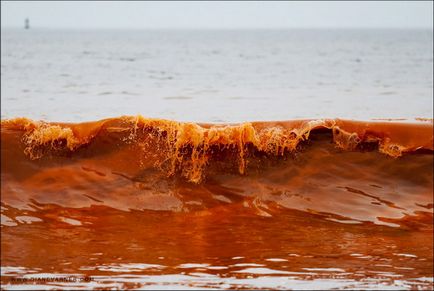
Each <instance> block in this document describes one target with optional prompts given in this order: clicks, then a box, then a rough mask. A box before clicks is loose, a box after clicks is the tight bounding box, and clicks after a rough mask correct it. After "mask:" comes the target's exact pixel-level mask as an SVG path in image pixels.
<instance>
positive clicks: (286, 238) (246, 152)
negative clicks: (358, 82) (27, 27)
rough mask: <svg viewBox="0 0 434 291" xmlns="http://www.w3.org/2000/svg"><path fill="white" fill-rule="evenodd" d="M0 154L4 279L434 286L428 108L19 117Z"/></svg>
mask: <svg viewBox="0 0 434 291" xmlns="http://www.w3.org/2000/svg"><path fill="white" fill-rule="evenodd" d="M1 158H2V159H1V194H2V196H1V203H2V208H1V215H2V226H1V227H2V228H1V234H2V236H1V270H2V276H1V282H2V287H3V288H6V289H10V288H13V287H14V286H15V287H20V288H26V287H30V286H29V285H32V286H31V287H37V288H48V287H57V288H61V287H64V288H82V289H88V288H91V287H97V288H118V289H124V288H141V289H146V288H149V289H155V288H192V289H197V288H224V289H227V288H248V289H256V288H272V289H291V288H294V289H302V288H307V289H324V288H363V289H372V288H373V289H411V288H422V289H432V288H433V286H434V285H433V255H432V253H433V123H432V121H430V120H425V121H419V122H418V123H399V122H396V121H393V122H391V121H372V122H361V121H360V122H359V121H349V120H339V119H327V120H294V121H282V122H276V121H273V122H251V123H242V124H219V125H215V124H196V123H181V122H176V121H169V120H157V119H147V118H144V117H141V116H138V117H132V116H124V117H119V118H110V119H105V120H101V121H97V122H88V123H78V124H72V123H45V122H37V121H33V120H29V119H24V118H22V119H10V120H3V121H2V123H1ZM53 278H54V279H53ZM55 278H57V281H56V280H55ZM65 278H69V281H66V279H65ZM62 280H64V281H62Z"/></svg>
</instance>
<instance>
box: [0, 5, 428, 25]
mask: <svg viewBox="0 0 434 291" xmlns="http://www.w3.org/2000/svg"><path fill="white" fill-rule="evenodd" d="M26 17H29V18H30V24H31V26H32V27H49V28H197V29H201V28H292V27H345V28H351V27H369V28H371V27H408V28H415V27H424V28H431V29H432V27H433V2H432V1H425V2H423V1H421V2H416V1H408V2H407V1H397V2H389V1H387V2H371V1H368V2H246V1H240V2H232V1H231V2H229V1H228V2H217V1H211V2H205V1H186V2H179V1H176V2H159V1H156V2H105V1H98V2H84V1H83V2H82V1H77V2H72V1H71V2H68V1H63V2H62V1H59V2H55V1H47V2H43V1H42V2H36V1H31V2H26V1H20V2H9V1H1V26H2V27H23V25H24V19H25V18H26Z"/></svg>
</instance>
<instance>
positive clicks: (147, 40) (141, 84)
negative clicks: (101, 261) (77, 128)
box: [1, 29, 433, 122]
mask: <svg viewBox="0 0 434 291" xmlns="http://www.w3.org/2000/svg"><path fill="white" fill-rule="evenodd" d="M1 40H2V42H1V49H2V50H1V59H2V66H1V81H2V88H1V96H2V105H3V106H2V111H1V117H2V118H11V117H18V116H26V117H29V118H35V119H45V120H51V121H83V120H97V119H100V118H106V117H108V116H119V115H122V114H129V115H135V114H142V115H144V116H149V117H157V118H168V119H176V120H183V121H203V122H208V121H210V122H242V121H250V120H287V119H294V118H324V117H330V118H334V117H340V118H354V119H370V118H402V117H404V118H414V117H432V114H433V111H432V106H431V105H432V94H433V81H432V80H433V71H432V67H433V57H432V53H433V36H432V31H431V30H257V31H256V30H245V31H243V30H239V31H147V30H136V31H134V30H131V31H128V30H94V31H75V30H43V29H39V30H38V29H31V30H29V31H25V30H12V29H2V35H1Z"/></svg>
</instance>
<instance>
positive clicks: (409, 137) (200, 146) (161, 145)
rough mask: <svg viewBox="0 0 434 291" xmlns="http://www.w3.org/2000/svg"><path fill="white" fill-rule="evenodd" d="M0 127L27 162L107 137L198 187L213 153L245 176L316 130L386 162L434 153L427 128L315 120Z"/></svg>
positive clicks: (123, 120) (131, 120)
mask: <svg viewBox="0 0 434 291" xmlns="http://www.w3.org/2000/svg"><path fill="white" fill-rule="evenodd" d="M1 125H2V128H5V129H15V130H20V131H23V136H22V140H23V143H24V145H25V150H24V152H25V154H26V155H27V156H28V157H29V158H31V159H39V158H41V157H42V156H44V155H45V154H46V153H47V152H49V153H52V154H53V153H54V154H55V153H56V152H64V151H69V152H74V151H76V150H77V149H79V148H81V147H84V146H86V145H89V144H91V143H92V142H93V141H94V140H95V139H97V138H99V137H107V136H111V137H112V138H114V139H117V140H118V141H119V142H121V143H124V144H131V143H140V144H141V145H142V147H143V148H144V150H146V151H151V152H154V153H155V154H156V155H160V156H159V158H158V159H157V160H156V161H155V165H156V166H157V167H158V168H160V169H162V170H164V171H165V172H166V173H167V175H168V176H171V175H174V174H176V173H179V174H181V175H182V176H184V177H185V178H187V180H189V181H191V182H194V183H199V182H201V180H202V179H203V177H204V170H205V168H206V167H207V166H209V164H210V163H212V160H213V157H214V156H216V155H217V154H218V153H221V152H224V151H226V152H231V153H233V154H234V157H235V159H236V163H237V165H238V166H237V167H238V172H239V173H240V174H245V173H246V169H247V167H248V163H249V158H250V157H251V156H252V155H255V154H257V153H263V154H265V155H269V156H277V157H278V156H283V155H285V154H287V153H292V152H295V151H297V149H298V146H299V144H300V143H301V142H304V141H307V140H309V136H310V134H311V132H313V131H316V130H330V131H331V132H332V136H333V142H334V143H335V145H336V146H337V147H338V148H341V149H343V150H358V149H364V148H369V147H373V148H377V149H378V151H379V152H381V153H384V154H386V155H389V156H391V157H400V156H401V155H403V153H405V152H411V151H415V150H418V149H428V150H433V135H432V129H433V124H432V123H430V124H427V123H421V124H408V123H407V124H403V123H393V122H358V121H348V120H339V119H319V120H293V121H282V122H247V123H241V124H227V125H224V124H223V125H216V124H196V123H183V122H176V121H170V120H162V119H149V118H144V117H142V116H136V117H133V116H123V117H119V118H111V119H104V120H101V121H97V122H88V123H79V124H67V123H46V122H42V121H32V120H30V119H26V118H18V119H12V120H4V121H2V123H1ZM163 153H164V154H163Z"/></svg>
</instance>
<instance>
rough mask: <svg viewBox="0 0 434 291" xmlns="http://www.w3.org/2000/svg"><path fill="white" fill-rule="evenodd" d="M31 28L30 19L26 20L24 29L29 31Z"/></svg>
mask: <svg viewBox="0 0 434 291" xmlns="http://www.w3.org/2000/svg"><path fill="white" fill-rule="evenodd" d="M29 28H30V21H29V19H28V18H26V20H24V29H29Z"/></svg>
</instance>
